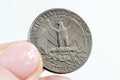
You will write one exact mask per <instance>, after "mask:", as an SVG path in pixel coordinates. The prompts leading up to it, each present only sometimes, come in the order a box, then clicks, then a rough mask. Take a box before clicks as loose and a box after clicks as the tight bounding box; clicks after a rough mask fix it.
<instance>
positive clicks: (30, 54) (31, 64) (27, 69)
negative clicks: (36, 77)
mask: <svg viewBox="0 0 120 80" xmlns="http://www.w3.org/2000/svg"><path fill="white" fill-rule="evenodd" d="M0 64H1V65H2V66H4V67H5V68H7V69H8V70H9V71H11V72H12V73H13V74H14V75H16V76H17V77H19V78H20V79H22V80H23V79H25V78H26V77H28V76H29V74H31V73H32V71H34V70H35V68H37V66H38V64H39V59H38V50H37V49H36V47H35V46H33V45H32V44H31V43H28V42H25V41H22V42H17V43H14V44H12V45H10V46H9V47H8V48H7V49H6V50H5V51H4V53H3V54H2V55H1V56H0Z"/></svg>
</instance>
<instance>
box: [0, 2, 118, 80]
mask: <svg viewBox="0 0 120 80" xmlns="http://www.w3.org/2000/svg"><path fill="white" fill-rule="evenodd" d="M50 8H66V9H69V10H72V11H74V12H76V13H77V14H79V15H80V16H81V17H82V18H83V19H84V20H85V22H86V23H87V24H88V26H89V28H90V30H91V33H92V38H93V48H92V52H91V55H90V57H89V59H88V61H87V63H86V64H85V65H84V66H83V67H82V68H80V69H79V70H77V71H75V72H73V73H70V74H67V75H64V76H68V77H70V78H72V80H120V2H119V0H0V43H3V42H10V41H18V40H27V34H28V31H29V27H30V25H31V23H32V22H33V20H34V19H35V18H36V16H37V15H38V14H40V13H41V12H43V11H45V10H47V9H50ZM50 74H51V73H49V72H47V71H45V73H44V74H43V76H44V75H50Z"/></svg>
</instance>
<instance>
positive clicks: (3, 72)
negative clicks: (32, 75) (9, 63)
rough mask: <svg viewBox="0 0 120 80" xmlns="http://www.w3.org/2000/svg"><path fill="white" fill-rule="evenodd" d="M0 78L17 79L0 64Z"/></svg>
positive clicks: (6, 79) (4, 79)
mask: <svg viewBox="0 0 120 80" xmlns="http://www.w3.org/2000/svg"><path fill="white" fill-rule="evenodd" d="M0 79H1V80H19V79H18V78H17V77H15V76H14V75H13V74H12V73H11V72H9V71H8V70H7V69H5V68H4V67H2V66H0Z"/></svg>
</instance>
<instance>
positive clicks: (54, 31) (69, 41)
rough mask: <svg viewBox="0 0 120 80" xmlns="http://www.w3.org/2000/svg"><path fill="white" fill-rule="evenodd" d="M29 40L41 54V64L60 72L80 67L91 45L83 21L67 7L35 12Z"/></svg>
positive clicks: (50, 69) (71, 70)
mask: <svg viewBox="0 0 120 80" xmlns="http://www.w3.org/2000/svg"><path fill="white" fill-rule="evenodd" d="M28 41H30V42H31V43H33V44H34V45H35V46H36V47H37V49H38V50H39V52H40V54H41V55H42V59H43V65H44V68H45V69H47V70H49V71H52V72H55V73H61V74H63V73H70V72H73V71H75V70H77V69H79V68H80V67H81V66H82V65H83V64H84V63H85V62H86V60H87V59H88V57H89V54H90V51H91V46H92V45H91V44H92V39H91V33H90V31H89V28H88V26H87V25H86V23H85V22H84V21H83V19H82V18H81V17H79V16H78V15H77V14H75V13H74V12H71V11H69V10H66V9H50V10H47V11H45V12H43V13H42V14H40V15H39V16H37V18H36V19H35V20H34V22H33V23H32V25H31V28H30V31H29V35H28Z"/></svg>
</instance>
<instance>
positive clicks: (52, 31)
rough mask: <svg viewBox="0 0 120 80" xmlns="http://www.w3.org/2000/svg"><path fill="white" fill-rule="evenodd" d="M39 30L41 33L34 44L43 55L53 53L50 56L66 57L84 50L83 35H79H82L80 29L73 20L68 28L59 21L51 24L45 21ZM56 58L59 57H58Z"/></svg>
mask: <svg viewBox="0 0 120 80" xmlns="http://www.w3.org/2000/svg"><path fill="white" fill-rule="evenodd" d="M40 29H41V32H40V33H39V35H38V40H37V41H38V42H37V43H36V44H37V47H38V48H40V50H41V52H42V53H43V55H45V54H50V53H53V54H51V56H52V55H53V56H55V55H56V54H54V53H60V55H61V54H64V55H67V54H68V53H72V52H73V53H74V52H76V53H80V52H82V51H84V50H85V48H84V47H83V46H84V45H85V43H84V41H85V40H84V34H81V33H83V32H82V29H80V25H79V23H78V22H77V21H75V20H74V19H71V20H70V21H69V24H68V26H65V25H64V23H63V22H62V21H61V20H58V21H56V22H55V23H54V24H53V22H52V21H51V20H50V19H47V20H46V21H45V22H44V24H42V28H40ZM57 55H58V54H57ZM48 56H49V55H48ZM58 58H60V57H59V56H58ZM54 59H55V58H54ZM56 59H57V58H56ZM60 60H64V59H63V58H62V59H60Z"/></svg>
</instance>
